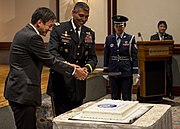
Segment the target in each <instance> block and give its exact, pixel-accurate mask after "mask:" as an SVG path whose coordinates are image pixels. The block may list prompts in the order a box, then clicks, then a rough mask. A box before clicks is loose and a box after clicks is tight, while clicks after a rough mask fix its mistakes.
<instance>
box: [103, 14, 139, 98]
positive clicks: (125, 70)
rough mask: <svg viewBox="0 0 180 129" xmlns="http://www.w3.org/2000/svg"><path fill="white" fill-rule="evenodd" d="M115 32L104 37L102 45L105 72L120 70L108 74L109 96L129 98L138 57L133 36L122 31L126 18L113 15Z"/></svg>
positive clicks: (136, 70)
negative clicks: (103, 45) (115, 74)
mask: <svg viewBox="0 0 180 129" xmlns="http://www.w3.org/2000/svg"><path fill="white" fill-rule="evenodd" d="M112 19H113V22H114V29H115V34H112V35H109V36H107V37H106V42H105V47H104V69H105V72H120V73H121V75H117V76H109V81H110V89H111V98H112V99H121V94H122V99H123V100H131V95H132V83H133V76H134V77H138V75H139V74H138V59H137V47H136V42H135V37H134V36H133V35H130V34H127V33H125V32H124V30H125V27H126V22H127V21H128V18H127V17H125V16H120V15H117V16H114V17H113V18H112Z"/></svg>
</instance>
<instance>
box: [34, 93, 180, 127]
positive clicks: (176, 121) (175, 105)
mask: <svg viewBox="0 0 180 129" xmlns="http://www.w3.org/2000/svg"><path fill="white" fill-rule="evenodd" d="M135 99H136V96H135V95H133V100H135ZM159 103H162V104H169V105H171V106H172V108H171V109H172V122H173V129H180V97H175V99H174V100H170V99H168V98H163V101H161V102H159ZM37 119H38V120H37V126H38V129H52V119H53V112H52V107H51V99H50V97H49V96H48V95H46V94H44V95H43V102H42V106H41V107H39V108H38V110H37Z"/></svg>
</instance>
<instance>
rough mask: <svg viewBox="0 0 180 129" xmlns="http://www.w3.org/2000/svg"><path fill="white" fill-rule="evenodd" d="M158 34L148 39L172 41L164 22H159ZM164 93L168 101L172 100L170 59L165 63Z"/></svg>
mask: <svg viewBox="0 0 180 129" xmlns="http://www.w3.org/2000/svg"><path fill="white" fill-rule="evenodd" d="M157 27H158V32H157V33H156V34H154V35H152V36H151V37H150V40H173V37H172V35H169V34H167V33H166V30H167V23H166V21H159V23H158V26H157ZM166 84H167V85H166V93H167V96H168V97H169V98H170V99H174V96H173V74H172V59H170V60H168V61H166Z"/></svg>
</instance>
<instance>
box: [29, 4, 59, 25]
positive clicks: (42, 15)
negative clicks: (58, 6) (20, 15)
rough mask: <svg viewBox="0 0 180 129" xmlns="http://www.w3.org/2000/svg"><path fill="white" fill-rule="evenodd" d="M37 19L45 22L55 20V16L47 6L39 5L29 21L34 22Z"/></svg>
mask: <svg viewBox="0 0 180 129" xmlns="http://www.w3.org/2000/svg"><path fill="white" fill-rule="evenodd" d="M39 19H42V21H43V23H46V22H48V21H49V20H55V19H56V16H55V14H54V13H53V12H52V11H51V10H50V9H49V8H46V7H40V8H38V9H36V10H35V12H34V13H33V14H32V17H31V23H32V24H36V23H37V21H38V20H39Z"/></svg>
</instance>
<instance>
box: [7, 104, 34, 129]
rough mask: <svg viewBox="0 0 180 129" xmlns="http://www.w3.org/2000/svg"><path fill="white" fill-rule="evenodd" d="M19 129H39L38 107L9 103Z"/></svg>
mask: <svg viewBox="0 0 180 129" xmlns="http://www.w3.org/2000/svg"><path fill="white" fill-rule="evenodd" d="M9 105H10V107H11V109H12V111H13V114H14V119H15V124H16V127H17V129H37V127H36V107H35V106H31V105H23V104H19V103H16V102H12V101H9Z"/></svg>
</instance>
